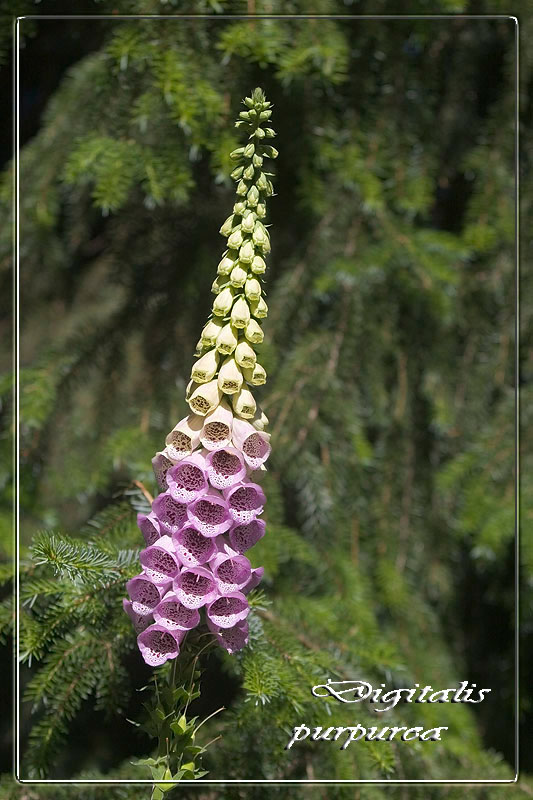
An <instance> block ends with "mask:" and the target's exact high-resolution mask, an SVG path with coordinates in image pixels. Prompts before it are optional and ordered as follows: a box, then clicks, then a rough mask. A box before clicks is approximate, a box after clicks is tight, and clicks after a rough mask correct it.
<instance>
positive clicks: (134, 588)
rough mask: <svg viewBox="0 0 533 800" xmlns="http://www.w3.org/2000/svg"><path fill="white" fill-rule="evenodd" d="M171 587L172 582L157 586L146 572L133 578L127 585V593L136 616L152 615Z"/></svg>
mask: <svg viewBox="0 0 533 800" xmlns="http://www.w3.org/2000/svg"><path fill="white" fill-rule="evenodd" d="M170 585H171V582H170V581H168V582H167V583H166V584H163V585H161V586H157V585H156V584H155V583H154V582H153V580H152V579H151V578H149V577H148V575H146V574H145V573H144V572H143V573H142V574H141V575H136V576H135V577H134V578H131V580H129V581H128V582H127V584H126V591H127V592H128V594H129V596H130V599H131V605H132V609H133V611H134V612H135V614H139V615H140V616H146V615H147V614H151V613H152V611H153V610H154V608H155V607H156V605H157V604H158V603H159V601H160V600H161V598H162V596H163V594H164V592H165V591H166V590H167V589H168V588H169V586H170Z"/></svg>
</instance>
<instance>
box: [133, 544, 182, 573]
mask: <svg viewBox="0 0 533 800" xmlns="http://www.w3.org/2000/svg"><path fill="white" fill-rule="evenodd" d="M173 551H174V545H173V544H172V539H171V538H170V536H162V537H161V538H160V539H159V540H158V541H157V544H152V545H150V547H146V548H145V549H144V550H141V552H140V553H139V559H140V562H141V564H142V566H143V568H144V571H145V572H146V574H147V575H148V577H149V578H151V579H152V580H153V581H154V583H158V584H161V583H166V582H167V581H168V580H172V578H175V577H176V575H177V574H178V572H179V561H178V558H177V556H176V554H175V553H174V552H173Z"/></svg>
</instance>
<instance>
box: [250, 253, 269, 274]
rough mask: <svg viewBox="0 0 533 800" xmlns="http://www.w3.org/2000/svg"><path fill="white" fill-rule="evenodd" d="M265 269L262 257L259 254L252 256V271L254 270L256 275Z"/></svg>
mask: <svg viewBox="0 0 533 800" xmlns="http://www.w3.org/2000/svg"><path fill="white" fill-rule="evenodd" d="M265 270H266V264H265V262H264V259H262V258H261V256H254V258H253V261H252V272H255V274H256V275H262V274H263V272H264V271H265Z"/></svg>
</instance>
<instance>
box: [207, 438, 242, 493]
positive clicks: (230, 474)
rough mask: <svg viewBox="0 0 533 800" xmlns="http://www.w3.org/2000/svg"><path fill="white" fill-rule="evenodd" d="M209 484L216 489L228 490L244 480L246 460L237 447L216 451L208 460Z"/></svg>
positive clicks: (210, 454)
mask: <svg viewBox="0 0 533 800" xmlns="http://www.w3.org/2000/svg"><path fill="white" fill-rule="evenodd" d="M206 468H207V476H208V478H209V483H210V484H211V486H214V488H215V489H227V488H228V487H229V486H235V484H237V483H240V482H241V481H242V480H244V478H245V476H246V466H245V463H244V458H243V457H242V455H241V453H240V451H239V450H237V449H236V448H235V447H224V448H223V449H222V450H215V451H213V452H211V453H209V455H208V456H207V458H206Z"/></svg>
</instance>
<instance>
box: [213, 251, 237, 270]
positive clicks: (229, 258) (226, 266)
mask: <svg viewBox="0 0 533 800" xmlns="http://www.w3.org/2000/svg"><path fill="white" fill-rule="evenodd" d="M237 258H238V254H237V252H236V251H229V252H226V254H225V255H224V256H223V257H222V259H221V261H220V262H219V264H218V267H217V273H218V274H219V275H229V274H230V272H231V270H232V269H233V267H234V266H235V262H236V260H237Z"/></svg>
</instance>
